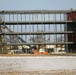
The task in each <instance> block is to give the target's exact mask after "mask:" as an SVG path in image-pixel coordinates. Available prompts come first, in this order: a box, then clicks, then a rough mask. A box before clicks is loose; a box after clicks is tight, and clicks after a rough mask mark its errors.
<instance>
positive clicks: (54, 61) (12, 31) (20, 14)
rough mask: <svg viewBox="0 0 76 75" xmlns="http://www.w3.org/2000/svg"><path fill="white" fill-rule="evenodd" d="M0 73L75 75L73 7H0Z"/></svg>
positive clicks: (0, 74) (75, 23) (17, 74)
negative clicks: (62, 8) (5, 8)
mask: <svg viewBox="0 0 76 75" xmlns="http://www.w3.org/2000/svg"><path fill="white" fill-rule="evenodd" d="M52 55H53V56H52ZM0 75H76V10H73V9H71V10H3V11H0Z"/></svg>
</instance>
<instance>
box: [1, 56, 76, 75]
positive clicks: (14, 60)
mask: <svg viewBox="0 0 76 75" xmlns="http://www.w3.org/2000/svg"><path fill="white" fill-rule="evenodd" d="M0 75H76V56H52V57H50V56H47V57H46V56H32V57H31V56H29V57H28V56H27V57H19V56H18V57H17V56H15V57H14V56H13V57H2V56H0Z"/></svg>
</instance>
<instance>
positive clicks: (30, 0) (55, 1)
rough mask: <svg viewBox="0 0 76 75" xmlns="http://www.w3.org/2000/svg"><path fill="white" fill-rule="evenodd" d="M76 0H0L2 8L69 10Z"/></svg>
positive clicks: (75, 5) (0, 8) (74, 7)
mask: <svg viewBox="0 0 76 75" xmlns="http://www.w3.org/2000/svg"><path fill="white" fill-rule="evenodd" d="M71 8H73V9H76V0H0V10H69V9H71Z"/></svg>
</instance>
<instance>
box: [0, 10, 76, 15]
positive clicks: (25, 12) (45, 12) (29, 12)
mask: <svg viewBox="0 0 76 75" xmlns="http://www.w3.org/2000/svg"><path fill="white" fill-rule="evenodd" d="M73 11H74V12H76V10H9V11H8V10H3V11H0V14H61V13H62V14H65V13H69V12H73Z"/></svg>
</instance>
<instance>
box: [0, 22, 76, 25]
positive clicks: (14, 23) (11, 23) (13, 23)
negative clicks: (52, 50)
mask: <svg viewBox="0 0 76 75" xmlns="http://www.w3.org/2000/svg"><path fill="white" fill-rule="evenodd" d="M72 22H73V23H75V22H76V21H6V22H1V23H0V24H2V25H4V24H5V25H21V24H66V23H72Z"/></svg>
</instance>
